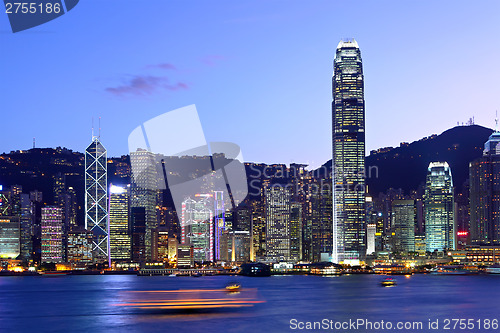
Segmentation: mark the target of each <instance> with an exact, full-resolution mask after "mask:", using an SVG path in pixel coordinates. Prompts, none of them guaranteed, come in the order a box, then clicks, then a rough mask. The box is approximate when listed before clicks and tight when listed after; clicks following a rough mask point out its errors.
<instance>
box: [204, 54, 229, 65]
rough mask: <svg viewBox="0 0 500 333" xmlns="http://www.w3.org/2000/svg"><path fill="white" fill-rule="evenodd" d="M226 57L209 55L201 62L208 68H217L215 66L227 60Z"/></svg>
mask: <svg viewBox="0 0 500 333" xmlns="http://www.w3.org/2000/svg"><path fill="white" fill-rule="evenodd" d="M226 59H227V58H226V57H225V56H221V55H209V56H205V57H203V58H201V62H202V63H204V64H205V65H208V66H215V64H216V63H217V62H219V61H223V60H226Z"/></svg>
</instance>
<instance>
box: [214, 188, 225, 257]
mask: <svg viewBox="0 0 500 333" xmlns="http://www.w3.org/2000/svg"><path fill="white" fill-rule="evenodd" d="M214 199H215V200H214V213H215V221H214V224H215V244H214V250H215V258H214V259H215V260H219V259H220V241H221V236H222V233H223V232H224V230H226V221H225V209H224V192H223V191H214Z"/></svg>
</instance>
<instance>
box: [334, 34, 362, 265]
mask: <svg viewBox="0 0 500 333" xmlns="http://www.w3.org/2000/svg"><path fill="white" fill-rule="evenodd" d="M332 86H333V102H332V113H333V117H332V118H333V125H332V130H333V133H332V136H333V159H332V173H333V177H332V178H333V197H334V198H333V210H334V214H333V215H334V219H333V244H334V246H333V253H332V261H334V262H337V263H339V262H346V263H349V262H350V263H356V262H358V261H361V260H363V259H364V257H365V255H366V245H365V244H366V241H365V239H366V228H365V177H364V174H365V172H364V171H365V99H364V78H363V64H362V61H361V52H360V50H359V46H358V43H357V42H356V40H354V39H348V40H342V41H340V43H339V44H338V46H337V52H336V55H335V60H334V71H333V78H332Z"/></svg>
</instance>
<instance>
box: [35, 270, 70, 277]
mask: <svg viewBox="0 0 500 333" xmlns="http://www.w3.org/2000/svg"><path fill="white" fill-rule="evenodd" d="M38 273H39V274H40V275H41V276H44V277H57V276H65V275H68V272H66V271H45V272H38Z"/></svg>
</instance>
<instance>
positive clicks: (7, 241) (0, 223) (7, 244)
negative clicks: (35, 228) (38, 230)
mask: <svg viewBox="0 0 500 333" xmlns="http://www.w3.org/2000/svg"><path fill="white" fill-rule="evenodd" d="M20 229H21V228H20V222H19V217H17V216H0V258H10V259H16V258H17V256H18V255H19V253H20V252H21V251H20V250H21V249H20V244H19V239H20Z"/></svg>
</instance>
